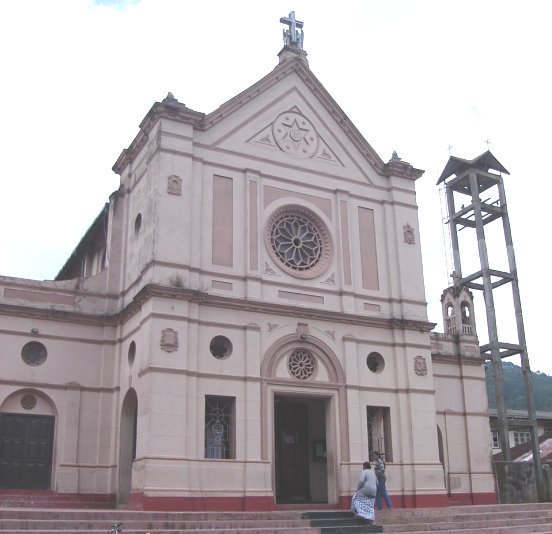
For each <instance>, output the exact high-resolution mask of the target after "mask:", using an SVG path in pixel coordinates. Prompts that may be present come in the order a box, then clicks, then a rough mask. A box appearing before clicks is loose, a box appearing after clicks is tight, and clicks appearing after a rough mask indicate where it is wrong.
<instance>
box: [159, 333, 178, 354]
mask: <svg viewBox="0 0 552 534" xmlns="http://www.w3.org/2000/svg"><path fill="white" fill-rule="evenodd" d="M161 348H162V349H163V350H164V351H165V352H174V351H175V350H176V349H178V332H177V331H176V330H173V329H172V328H165V329H164V330H162V331H161Z"/></svg>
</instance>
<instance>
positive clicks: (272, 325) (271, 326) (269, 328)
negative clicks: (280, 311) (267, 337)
mask: <svg viewBox="0 0 552 534" xmlns="http://www.w3.org/2000/svg"><path fill="white" fill-rule="evenodd" d="M279 326H280V325H279V324H276V323H268V331H269V332H272V330H276V328H278V327H279Z"/></svg>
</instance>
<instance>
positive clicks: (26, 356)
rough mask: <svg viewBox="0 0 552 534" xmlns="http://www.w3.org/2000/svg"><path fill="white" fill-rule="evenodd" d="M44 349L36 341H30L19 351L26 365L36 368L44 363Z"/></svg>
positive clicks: (46, 354)
mask: <svg viewBox="0 0 552 534" xmlns="http://www.w3.org/2000/svg"><path fill="white" fill-rule="evenodd" d="M47 356H48V353H47V352H46V347H45V346H44V345H43V344H42V343H39V342H38V341H30V342H29V343H27V344H25V345H24V346H23V348H22V349H21V358H23V361H24V362H25V363H26V364H27V365H32V366H37V365H41V364H43V363H44V362H45V361H46V357H47Z"/></svg>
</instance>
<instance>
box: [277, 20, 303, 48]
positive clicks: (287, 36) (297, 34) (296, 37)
mask: <svg viewBox="0 0 552 534" xmlns="http://www.w3.org/2000/svg"><path fill="white" fill-rule="evenodd" d="M280 22H281V23H282V24H286V25H287V26H289V28H288V29H287V30H284V44H285V45H286V46H291V47H294V48H299V49H301V50H303V35H304V34H303V30H302V28H303V23H302V22H300V21H299V20H295V11H292V12H291V13H290V14H289V17H282V18H281V19H280Z"/></svg>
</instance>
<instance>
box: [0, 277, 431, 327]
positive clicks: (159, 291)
mask: <svg viewBox="0 0 552 534" xmlns="http://www.w3.org/2000/svg"><path fill="white" fill-rule="evenodd" d="M151 298H165V299H176V300H183V301H188V302H194V303H197V304H202V305H206V306H214V307H217V308H226V309H231V310H240V311H246V312H252V313H263V314H269V313H273V314H276V315H286V316H292V317H297V318H302V319H311V320H320V321H331V322H334V323H342V324H351V325H357V326H370V327H375V328H385V329H394V330H416V331H419V332H430V331H431V330H433V328H435V326H436V323H430V322H428V321H420V320H415V319H405V318H398V317H392V318H384V317H372V316H366V315H359V314H354V313H347V312H338V311H333V310H324V309H311V308H304V307H301V306H292V305H289V304H279V303H273V302H261V301H257V302H256V301H252V300H245V299H237V298H233V297H224V296H220V295H210V294H208V293H206V292H204V291H199V290H194V289H186V288H179V287H172V286H161V285H157V284H148V285H146V286H144V287H143V288H142V289H141V290H140V291H139V292H138V293H137V294H136V296H135V297H134V298H133V300H132V302H130V303H129V304H128V305H127V306H126V307H125V308H124V309H123V310H121V311H120V312H117V313H113V314H91V313H84V312H77V311H64V310H55V309H47V308H34V307H30V306H21V305H13V304H6V303H2V304H0V314H4V315H15V316H20V317H31V318H36V319H47V320H54V321H66V322H69V323H79V324H89V325H97V326H117V325H119V324H122V323H124V322H125V321H127V320H128V319H129V318H130V317H132V316H133V315H135V314H136V313H137V312H138V311H139V310H140V308H141V307H142V305H143V304H144V303H145V302H146V301H148V300H149V299H151Z"/></svg>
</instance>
